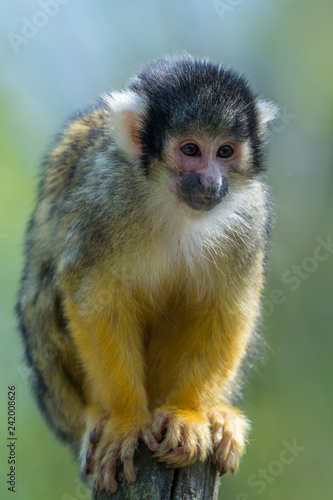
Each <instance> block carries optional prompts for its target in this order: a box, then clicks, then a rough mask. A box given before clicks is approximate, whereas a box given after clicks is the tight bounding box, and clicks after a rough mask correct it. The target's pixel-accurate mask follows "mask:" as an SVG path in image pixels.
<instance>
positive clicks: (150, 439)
mask: <svg viewBox="0 0 333 500" xmlns="http://www.w3.org/2000/svg"><path fill="white" fill-rule="evenodd" d="M141 439H142V440H143V441H144V442H145V444H146V445H147V446H148V448H149V449H150V451H157V450H158V448H159V443H158V442H157V441H156V439H155V438H154V436H153V434H152V432H151V431H150V429H144V430H143V431H142V433H141Z"/></svg>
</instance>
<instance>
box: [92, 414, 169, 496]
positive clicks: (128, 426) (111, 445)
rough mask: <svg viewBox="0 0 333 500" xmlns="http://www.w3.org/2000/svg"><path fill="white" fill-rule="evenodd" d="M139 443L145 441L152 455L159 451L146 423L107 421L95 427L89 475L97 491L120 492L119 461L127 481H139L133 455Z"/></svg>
mask: <svg viewBox="0 0 333 500" xmlns="http://www.w3.org/2000/svg"><path fill="white" fill-rule="evenodd" d="M139 439H142V440H143V441H144V442H145V443H146V445H147V446H148V448H149V449H150V450H151V451H156V450H157V449H158V446H159V445H158V443H157V441H156V440H155V438H154V436H153V435H152V433H151V430H150V422H149V421H147V419H140V420H139V418H138V417H135V418H128V419H125V418H115V417H108V418H107V419H104V418H102V419H100V420H99V421H98V422H97V423H96V426H95V428H94V429H93V430H92V431H91V432H90V434H89V445H88V452H87V465H86V471H87V473H88V474H91V475H92V476H93V478H94V479H95V487H96V489H97V490H106V491H107V492H108V493H115V492H116V491H117V489H118V482H117V479H116V466H117V462H118V459H119V460H120V462H121V464H122V466H123V471H124V476H125V478H126V480H127V481H128V482H129V483H134V482H135V481H136V471H135V467H134V461H133V455H134V452H135V450H136V448H137V446H138V440H139ZM91 450H93V451H92V453H91ZM91 455H92V456H91Z"/></svg>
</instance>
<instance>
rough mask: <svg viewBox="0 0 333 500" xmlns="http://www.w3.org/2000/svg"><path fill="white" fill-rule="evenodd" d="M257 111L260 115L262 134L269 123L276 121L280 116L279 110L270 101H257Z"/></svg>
mask: <svg viewBox="0 0 333 500" xmlns="http://www.w3.org/2000/svg"><path fill="white" fill-rule="evenodd" d="M257 110H258V115H259V128H260V130H261V131H262V132H264V131H265V129H266V125H267V123H269V122H271V121H272V120H274V118H276V117H277V115H278V114H279V108H278V107H277V106H276V105H275V104H274V103H273V102H269V101H263V100H262V99H258V100H257Z"/></svg>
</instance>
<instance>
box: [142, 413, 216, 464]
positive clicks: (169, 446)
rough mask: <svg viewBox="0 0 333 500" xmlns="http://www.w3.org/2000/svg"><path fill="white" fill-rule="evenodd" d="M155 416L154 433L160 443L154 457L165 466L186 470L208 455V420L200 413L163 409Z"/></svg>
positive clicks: (209, 441)
mask: <svg viewBox="0 0 333 500" xmlns="http://www.w3.org/2000/svg"><path fill="white" fill-rule="evenodd" d="M154 417H155V420H154V423H153V427H152V429H153V434H154V436H155V438H156V439H157V441H161V442H160V444H159V448H158V450H157V451H156V453H155V456H156V457H157V458H158V459H159V461H160V462H165V463H166V464H167V467H168V466H169V467H185V466H186V465H190V464H192V463H194V462H195V461H196V460H205V459H206V458H207V456H208V454H209V453H211V450H212V444H211V434H210V426H209V420H208V419H207V417H206V416H205V415H204V414H203V413H200V412H196V411H193V410H184V409H177V408H174V407H168V406H165V407H162V408H159V409H157V410H156V411H155V414H154ZM164 430H165V435H164V433H163V431H164ZM162 433H163V434H162ZM163 435H164V437H163Z"/></svg>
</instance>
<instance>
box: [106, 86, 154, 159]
mask: <svg viewBox="0 0 333 500" xmlns="http://www.w3.org/2000/svg"><path fill="white" fill-rule="evenodd" d="M103 99H104V101H105V102H106V103H107V105H108V106H109V109H110V115H111V126H112V129H113V134H114V138H115V140H116V142H117V144H118V146H119V147H120V148H121V149H122V150H123V151H124V152H125V153H126V154H129V155H130V156H134V157H136V158H140V156H141V155H142V153H143V149H142V143H141V141H140V134H139V132H140V128H141V126H142V121H143V118H144V114H145V102H144V100H143V98H142V97H140V96H139V95H138V94H136V93H135V92H131V91H124V92H112V94H106V95H104V96H103Z"/></svg>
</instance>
